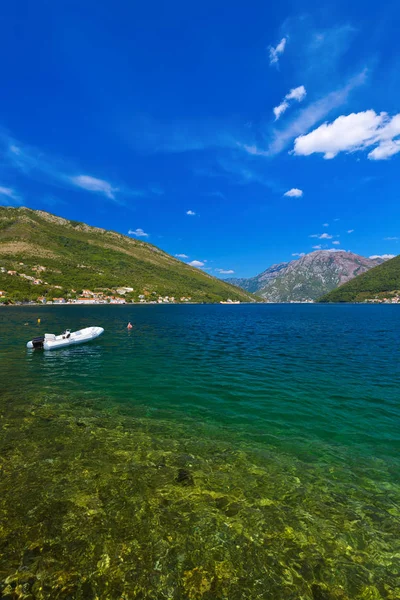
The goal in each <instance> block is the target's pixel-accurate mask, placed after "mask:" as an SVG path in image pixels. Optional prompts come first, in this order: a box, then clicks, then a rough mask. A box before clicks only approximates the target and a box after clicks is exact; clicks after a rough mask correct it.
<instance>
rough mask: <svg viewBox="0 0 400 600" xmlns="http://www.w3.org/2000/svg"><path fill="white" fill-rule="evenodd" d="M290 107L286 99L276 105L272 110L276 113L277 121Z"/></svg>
mask: <svg viewBox="0 0 400 600" xmlns="http://www.w3.org/2000/svg"><path fill="white" fill-rule="evenodd" d="M288 108H289V102H286V100H284V101H283V102H281V103H280V104H279V105H278V106H275V107H274V108H273V109H272V111H273V113H274V115H275V121H277V120H278V119H279V117H280V116H281V115H283V113H284V112H285V111H286V110H287V109H288Z"/></svg>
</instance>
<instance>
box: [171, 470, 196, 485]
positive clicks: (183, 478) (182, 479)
mask: <svg viewBox="0 0 400 600" xmlns="http://www.w3.org/2000/svg"><path fill="white" fill-rule="evenodd" d="M175 481H176V482H177V483H180V484H181V485H194V479H193V475H192V474H191V473H190V472H189V471H188V470H187V469H179V471H178V475H177V476H176V478H175Z"/></svg>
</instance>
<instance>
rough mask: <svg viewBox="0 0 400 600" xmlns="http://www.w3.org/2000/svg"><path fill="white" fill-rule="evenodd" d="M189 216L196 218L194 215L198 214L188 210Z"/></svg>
mask: <svg viewBox="0 0 400 600" xmlns="http://www.w3.org/2000/svg"><path fill="white" fill-rule="evenodd" d="M186 214H187V215H190V216H191V217H194V215H195V214H196V213H195V212H194V211H193V210H187V211H186Z"/></svg>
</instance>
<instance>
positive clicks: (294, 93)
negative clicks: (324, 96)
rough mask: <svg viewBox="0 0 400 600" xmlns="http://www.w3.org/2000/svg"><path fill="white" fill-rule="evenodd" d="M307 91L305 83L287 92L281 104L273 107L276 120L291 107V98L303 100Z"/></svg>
mask: <svg viewBox="0 0 400 600" xmlns="http://www.w3.org/2000/svg"><path fill="white" fill-rule="evenodd" d="M306 95H307V92H306V88H305V87H304V85H299V87H297V88H293V89H291V90H290V92H288V93H287V94H286V96H285V97H284V99H283V100H282V102H281V103H280V104H279V106H275V108H274V109H273V113H274V115H275V121H277V120H278V119H279V117H280V116H281V115H283V113H284V112H285V111H286V110H287V109H288V108H289V106H290V100H296V101H297V102H301V101H302V100H304V98H305V97H306Z"/></svg>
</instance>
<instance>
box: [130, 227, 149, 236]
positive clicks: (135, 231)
mask: <svg viewBox="0 0 400 600" xmlns="http://www.w3.org/2000/svg"><path fill="white" fill-rule="evenodd" d="M128 234H129V235H136V237H149V234H148V233H145V232H144V231H143V229H141V228H140V227H138V228H137V229H130V230H129V231H128Z"/></svg>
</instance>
